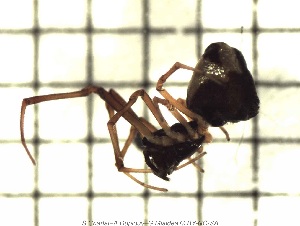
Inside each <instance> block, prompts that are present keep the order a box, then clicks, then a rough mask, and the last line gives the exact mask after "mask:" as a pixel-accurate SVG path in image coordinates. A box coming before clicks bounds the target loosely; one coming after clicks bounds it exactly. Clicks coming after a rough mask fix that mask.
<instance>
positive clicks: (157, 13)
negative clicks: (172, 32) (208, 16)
mask: <svg viewBox="0 0 300 226" xmlns="http://www.w3.org/2000/svg"><path fill="white" fill-rule="evenodd" d="M179 5H180V7H178V6H179ZM150 12H151V14H150V17H149V19H150V24H151V26H153V27H163V28H165V27H173V26H174V24H176V27H177V28H183V27H186V26H192V25H193V24H194V22H195V18H196V1H195V0H186V1H181V0H167V1H160V0H152V1H150ZM174 15H176V16H174Z"/></svg>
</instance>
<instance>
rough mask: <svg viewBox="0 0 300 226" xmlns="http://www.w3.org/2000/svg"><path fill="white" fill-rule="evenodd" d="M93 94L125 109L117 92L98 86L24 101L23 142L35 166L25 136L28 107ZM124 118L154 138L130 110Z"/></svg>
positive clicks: (141, 131)
mask: <svg viewBox="0 0 300 226" xmlns="http://www.w3.org/2000/svg"><path fill="white" fill-rule="evenodd" d="M91 93H95V94H98V95H99V96H100V97H101V98H102V99H103V100H104V101H105V102H106V103H107V104H109V105H110V106H111V107H112V108H113V109H114V110H116V111H120V110H121V109H122V108H123V105H124V102H123V101H122V100H121V99H122V98H117V96H119V97H120V95H118V94H116V92H115V91H110V93H109V92H107V91H106V90H105V89H103V88H102V87H96V86H87V87H85V88H83V89H82V90H79V91H75V92H68V93H56V94H48V95H41V96H34V97H30V98H25V99H23V101H22V106H21V114H20V133H21V142H22V145H23V147H24V148H25V150H26V153H27V155H28V156H29V158H30V160H31V161H32V163H33V164H34V165H35V164H36V162H35V160H34V158H33V156H32V155H31V154H30V151H29V149H28V147H27V144H26V140H25V135H24V118H25V111H26V107H27V106H28V105H33V104H38V103H41V102H46V101H51V100H60V99H70V98H77V97H85V96H88V95H90V94H91ZM123 117H124V118H125V119H126V120H127V121H128V122H129V123H130V124H132V125H134V126H135V127H136V128H137V129H138V131H139V132H140V133H141V134H142V135H143V136H148V137H151V136H152V133H151V131H150V130H149V129H148V128H147V126H145V125H144V124H143V123H142V122H140V120H139V118H138V117H137V116H136V114H135V113H134V112H133V111H132V110H128V111H127V112H125V113H124V115H123Z"/></svg>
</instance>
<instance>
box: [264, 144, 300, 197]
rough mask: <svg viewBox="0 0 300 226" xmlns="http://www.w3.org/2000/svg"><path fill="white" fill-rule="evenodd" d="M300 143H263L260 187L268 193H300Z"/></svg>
mask: <svg viewBox="0 0 300 226" xmlns="http://www.w3.org/2000/svg"><path fill="white" fill-rule="evenodd" d="M299 148H300V145H299V144H263V145H261V146H260V148H259V168H260V171H259V189H260V190H261V191H262V192H268V193H285V194H289V195H292V194H297V195H299V191H300V183H299V181H298V180H297V179H295V172H299V170H300V166H299V161H298V160H299V156H300V153H299Z"/></svg>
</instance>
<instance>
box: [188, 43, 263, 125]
mask: <svg viewBox="0 0 300 226" xmlns="http://www.w3.org/2000/svg"><path fill="white" fill-rule="evenodd" d="M196 69H198V70H199V71H200V73H196V72H194V74H193V76H192V79H191V81H190V83H189V86H188V91H187V99H186V101H187V107H188V108H189V109H190V110H192V111H193V112H195V113H197V114H199V115H201V116H202V117H203V118H204V119H205V121H207V122H208V123H209V124H210V125H212V126H222V125H224V124H226V123H227V122H232V123H235V122H239V121H244V120H248V119H250V118H252V117H254V116H256V115H257V114H258V110H259V99H258V96H257V92H256V88H255V85H254V81H253V78H252V75H251V73H250V72H249V70H248V68H247V64H246V61H245V59H244V57H243V55H242V53H241V52H240V51H239V50H237V49H235V48H232V47H230V46H228V45H227V44H225V43H222V42H220V43H212V44H211V45H209V46H208V47H207V48H206V50H205V53H204V54H203V56H202V58H201V59H200V61H199V62H198V64H197V65H196Z"/></svg>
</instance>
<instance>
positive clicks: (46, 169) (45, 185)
mask: <svg viewBox="0 0 300 226" xmlns="http://www.w3.org/2000/svg"><path fill="white" fill-rule="evenodd" d="M37 161H38V164H39V166H38V167H39V169H38V173H39V174H38V177H39V181H38V183H39V184H38V185H39V189H40V191H41V192H45V193H68V194H70V193H79V192H86V191H87V187H88V181H87V175H88V167H87V165H88V164H87V146H86V145H85V144H80V143H72V144H64V143H55V144H43V145H41V146H40V148H39V158H38V159H37Z"/></svg>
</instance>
